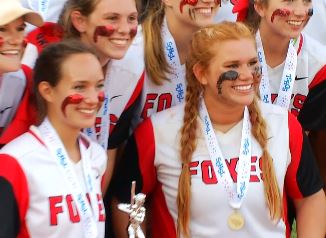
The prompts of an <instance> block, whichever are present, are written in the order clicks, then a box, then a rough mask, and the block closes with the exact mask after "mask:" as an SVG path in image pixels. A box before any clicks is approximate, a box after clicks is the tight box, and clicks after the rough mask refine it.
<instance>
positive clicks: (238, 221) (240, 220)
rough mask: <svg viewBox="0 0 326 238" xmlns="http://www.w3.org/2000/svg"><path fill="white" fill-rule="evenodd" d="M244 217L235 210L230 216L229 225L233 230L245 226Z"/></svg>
mask: <svg viewBox="0 0 326 238" xmlns="http://www.w3.org/2000/svg"><path fill="white" fill-rule="evenodd" d="M244 223H245V221H244V217H243V216H242V215H241V214H240V213H239V212H237V211H234V212H233V213H232V214H231V215H230V216H229V218H228V225H229V227H230V228H231V229H232V230H235V231H237V230H240V229H241V228H242V227H243V226H244Z"/></svg>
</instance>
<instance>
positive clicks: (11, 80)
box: [0, 69, 27, 136]
mask: <svg viewBox="0 0 326 238" xmlns="http://www.w3.org/2000/svg"><path fill="white" fill-rule="evenodd" d="M26 84H27V83H26V77H25V74H24V72H23V70H22V69H20V70H18V71H17V72H10V73H6V74H3V75H2V76H0V136H1V134H2V131H3V129H4V128H6V127H7V126H8V125H9V123H10V122H11V121H12V119H13V117H14V116H15V114H16V111H17V108H18V106H19V104H20V102H21V99H22V97H23V94H24V92H25V90H26Z"/></svg>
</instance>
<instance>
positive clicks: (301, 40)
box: [297, 34, 303, 55]
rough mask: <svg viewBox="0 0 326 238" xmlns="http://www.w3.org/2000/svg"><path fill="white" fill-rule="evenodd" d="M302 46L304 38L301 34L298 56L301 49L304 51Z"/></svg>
mask: <svg viewBox="0 0 326 238" xmlns="http://www.w3.org/2000/svg"><path fill="white" fill-rule="evenodd" d="M302 45H303V36H302V34H300V39H299V47H298V50H297V55H299V54H300V52H301V49H302Z"/></svg>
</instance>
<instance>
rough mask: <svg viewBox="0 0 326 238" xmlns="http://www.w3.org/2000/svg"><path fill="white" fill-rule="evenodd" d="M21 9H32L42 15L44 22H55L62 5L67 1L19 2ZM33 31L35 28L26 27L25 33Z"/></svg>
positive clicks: (25, 0) (40, 0) (33, 0)
mask: <svg viewBox="0 0 326 238" xmlns="http://www.w3.org/2000/svg"><path fill="white" fill-rule="evenodd" d="M20 2H21V4H22V6H23V7H26V8H28V9H32V10H33V11H36V12H38V13H39V14H41V15H42V18H43V20H44V22H45V23H46V22H53V23H55V22H57V21H58V18H59V16H60V13H61V11H62V9H63V6H64V4H65V3H66V2H67V0H20ZM34 29H35V26H32V25H30V24H29V25H28V27H27V29H26V32H30V31H32V30H34Z"/></svg>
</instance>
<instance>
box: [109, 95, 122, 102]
mask: <svg viewBox="0 0 326 238" xmlns="http://www.w3.org/2000/svg"><path fill="white" fill-rule="evenodd" d="M121 96H122V95H117V96H113V97H112V98H110V101H112V100H113V99H115V98H118V97H121Z"/></svg>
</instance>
